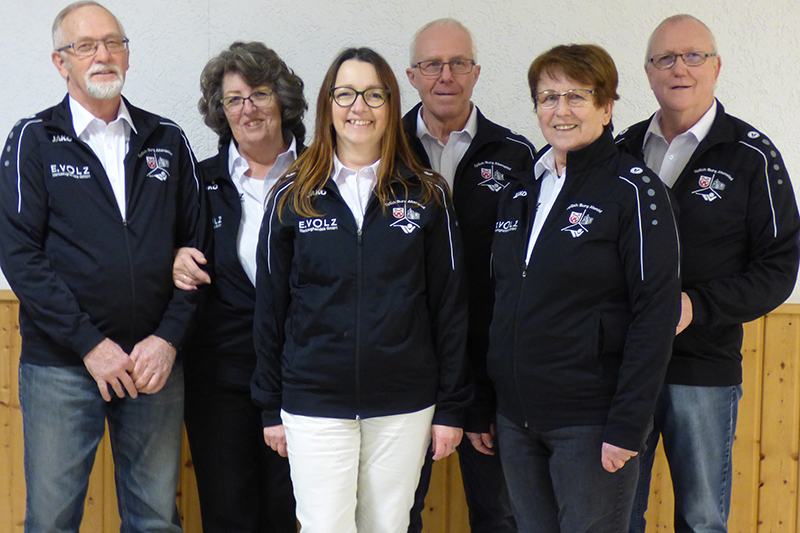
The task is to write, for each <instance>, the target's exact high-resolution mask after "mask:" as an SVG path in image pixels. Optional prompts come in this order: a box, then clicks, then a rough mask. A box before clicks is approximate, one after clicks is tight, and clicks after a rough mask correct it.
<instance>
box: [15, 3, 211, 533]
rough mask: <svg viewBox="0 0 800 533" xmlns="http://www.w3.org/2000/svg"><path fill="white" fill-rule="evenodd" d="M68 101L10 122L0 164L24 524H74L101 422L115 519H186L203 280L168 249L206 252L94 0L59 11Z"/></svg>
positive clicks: (57, 41)
mask: <svg viewBox="0 0 800 533" xmlns="http://www.w3.org/2000/svg"><path fill="white" fill-rule="evenodd" d="M53 45H54V51H53V52H52V61H53V63H54V64H55V66H56V68H57V69H58V72H59V74H60V75H61V76H62V77H63V78H64V79H65V80H66V82H67V92H68V95H67V96H66V97H65V98H64V100H63V101H62V102H61V103H60V104H58V105H56V106H55V107H52V108H50V109H47V110H45V111H42V112H41V113H39V114H37V115H36V116H34V117H31V118H26V119H23V120H20V121H19V122H17V124H16V125H15V126H14V128H13V130H12V131H11V133H10V134H9V136H8V141H7V142H6V148H5V150H3V156H2V164H0V198H1V199H2V200H0V264H1V265H2V268H3V272H4V273H5V275H6V277H7V278H8V282H9V285H11V288H12V289H13V290H14V293H15V294H16V295H17V297H18V298H19V301H20V317H19V321H20V331H21V334H22V338H23V341H22V349H21V357H20V366H19V396H20V405H21V408H22V420H23V438H24V445H25V483H26V488H27V505H26V514H25V531H27V532H38V531H71V532H75V533H77V532H78V530H79V527H80V523H81V518H82V515H83V507H84V500H85V499H86V492H87V487H88V483H89V474H90V472H91V470H92V465H93V464H94V460H95V453H96V450H97V446H98V443H99V442H100V439H101V438H102V437H103V433H104V431H105V425H106V422H108V428H109V433H110V437H111V448H112V452H113V454H114V463H115V477H116V483H117V499H118V501H119V511H120V518H121V521H122V529H123V530H124V531H156V530H157V531H163V532H167V531H181V524H180V521H179V518H178V513H177V509H176V506H175V495H176V489H177V483H178V473H179V463H180V451H181V432H182V418H183V394H184V384H183V369H182V362H181V358H180V356H178V354H177V349H178V347H180V345H181V343H182V342H183V340H184V336H185V335H186V332H187V329H188V326H189V323H190V320H191V318H192V315H193V313H194V310H195V308H196V306H197V303H198V297H199V291H195V292H184V291H176V290H175V289H174V288H173V286H172V261H173V254H174V250H175V249H176V248H178V247H180V246H193V247H197V248H200V249H205V247H204V246H203V242H201V241H202V233H203V232H202V231H200V229H199V228H201V227H202V226H201V225H200V224H199V219H200V212H201V210H200V194H201V191H200V188H199V181H198V179H197V175H196V173H195V160H194V155H193V154H192V151H191V148H190V147H189V143H188V140H187V138H186V135H185V134H184V133H183V131H182V130H181V129H180V128H179V127H178V126H177V125H176V124H175V123H174V122H171V121H170V120H168V119H165V118H162V117H159V116H156V115H153V114H151V113H148V112H146V111H143V110H141V109H138V108H136V107H134V106H132V105H130V103H128V102H127V100H125V99H124V98H122V96H121V94H120V92H121V91H122V86H123V83H124V81H125V73H126V72H127V70H128V57H129V50H128V39H127V37H126V36H125V31H124V29H123V28H122V25H121V24H120V23H119V21H118V20H117V18H116V17H115V16H114V15H113V14H111V13H110V12H109V11H108V10H107V9H105V8H104V7H103V6H101V5H100V4H98V3H96V2H77V3H74V4H71V5H69V6H67V7H66V8H65V9H63V10H62V11H61V12H60V13H59V14H58V16H57V17H56V19H55V22H54V24H53Z"/></svg>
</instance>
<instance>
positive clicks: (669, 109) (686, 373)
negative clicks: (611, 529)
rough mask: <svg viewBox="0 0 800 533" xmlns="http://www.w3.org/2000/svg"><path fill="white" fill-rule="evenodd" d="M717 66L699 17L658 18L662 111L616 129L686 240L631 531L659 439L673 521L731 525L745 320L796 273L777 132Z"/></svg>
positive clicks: (656, 76)
mask: <svg viewBox="0 0 800 533" xmlns="http://www.w3.org/2000/svg"><path fill="white" fill-rule="evenodd" d="M721 64H722V62H721V59H720V56H719V54H718V51H717V47H716V42H715V40H714V37H713V35H712V34H711V31H710V30H709V29H708V27H706V26H705V24H703V23H702V22H700V21H699V20H697V19H696V18H694V17H692V16H689V15H675V16H673V17H669V18H667V19H666V20H664V21H663V22H662V23H661V24H660V25H659V26H658V27H657V28H656V29H655V31H654V32H653V34H652V36H651V37H650V41H649V43H648V47H647V55H646V58H645V71H646V73H647V77H648V79H649V81H650V87H651V89H652V90H653V93H654V95H655V97H656V99H657V100H658V103H659V106H660V109H659V111H657V112H656V114H655V115H653V116H652V117H651V118H650V119H648V120H646V121H644V122H640V123H639V124H636V125H634V126H632V127H631V128H629V129H628V130H626V131H623V132H622V133H621V134H620V135H619V137H618V139H617V143H618V144H619V146H620V148H622V149H623V150H626V151H628V152H630V153H632V154H634V155H636V156H637V157H640V158H642V159H643V160H644V161H645V162H646V163H647V165H648V166H649V167H650V168H652V169H653V170H654V171H656V173H658V175H659V176H660V177H661V179H662V180H663V181H664V182H665V183H666V184H667V185H668V186H669V187H671V189H672V193H673V195H674V198H675V200H676V201H677V204H678V205H677V210H678V212H679V218H678V221H679V229H680V236H681V244H682V261H681V265H682V270H681V277H682V290H683V293H682V302H681V303H682V311H681V318H680V322H679V323H678V326H677V336H676V338H675V342H674V345H673V352H672V359H671V361H670V365H669V368H668V370H667V376H666V380H665V385H664V386H663V388H662V390H661V394H660V395H659V399H658V405H657V407H656V413H655V418H654V429H653V432H652V433H651V435H650V437H649V438H648V441H647V451H646V452H645V453H644V455H643V457H642V459H641V474H640V479H639V488H638V489H637V500H636V502H635V504H634V509H633V515H632V517H631V526H630V531H632V532H641V533H643V532H644V531H645V521H644V512H645V510H646V509H647V497H648V493H649V488H650V472H651V469H652V464H653V457H654V454H655V448H656V445H657V444H658V439H659V437H662V438H663V443H664V448H665V451H666V455H667V460H668V462H669V466H670V472H671V473H672V482H673V486H674V493H675V531H676V532H689V531H698V532H699V531H702V532H709V531H715V532H718V531H727V520H728V511H729V509H730V497H731V482H732V477H733V469H732V463H731V450H732V446H733V440H734V435H735V432H736V419H737V412H738V411H737V410H738V402H739V399H740V398H741V394H742V388H741V383H742V363H741V361H742V354H741V348H742V324H743V323H744V322H748V321H751V320H755V319H756V318H758V317H760V316H762V315H764V314H766V313H768V312H769V311H771V310H773V309H774V308H775V307H777V306H778V305H780V304H781V303H782V302H783V301H784V300H785V299H786V298H787V297H788V296H789V295H790V294H791V292H792V289H793V288H794V285H795V279H796V276H797V265H798V254H799V251H798V230H799V229H800V221H799V220H798V214H797V206H796V204H795V198H794V193H793V191H792V184H791V181H790V179H789V175H788V174H787V172H786V169H785V167H784V164H783V161H782V159H781V156H780V154H779V153H778V150H777V148H775V146H774V145H773V144H772V142H771V141H770V140H769V139H768V138H767V137H766V136H765V135H764V134H763V133H761V132H760V131H758V130H756V129H755V128H753V127H752V126H750V125H749V124H747V123H745V122H743V121H741V120H739V119H737V118H735V117H732V116H730V115H728V114H726V113H725V110H724V108H723V107H722V104H721V103H720V102H719V101H717V100H716V99H715V98H714V85H715V83H716V81H717V78H718V76H719V72H720V67H721Z"/></svg>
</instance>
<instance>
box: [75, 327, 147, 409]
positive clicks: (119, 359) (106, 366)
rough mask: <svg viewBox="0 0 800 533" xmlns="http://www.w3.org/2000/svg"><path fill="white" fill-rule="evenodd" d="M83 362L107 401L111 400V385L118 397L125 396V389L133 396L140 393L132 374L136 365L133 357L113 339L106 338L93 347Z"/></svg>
mask: <svg viewBox="0 0 800 533" xmlns="http://www.w3.org/2000/svg"><path fill="white" fill-rule="evenodd" d="M83 364H84V365H86V369H87V370H88V371H89V374H91V375H92V377H93V378H94V380H95V381H96V382H97V388H98V389H100V395H101V396H102V397H103V399H104V400H105V401H107V402H110V401H111V394H110V393H109V392H108V386H109V385H111V388H112V389H114V392H115V393H116V395H117V397H118V398H124V397H125V391H128V394H129V395H130V397H131V398H136V396H138V395H139V393H138V392H137V390H136V386H135V385H134V383H133V379H131V376H130V373H131V372H132V371H133V367H134V362H133V359H131V358H130V357H129V356H128V354H126V353H125V352H124V351H123V350H122V348H120V346H119V344H117V343H116V342H114V341H112V340H111V339H105V340H103V341H102V342H101V343H100V344H98V345H97V346H95V347H94V348H92V351H91V352H89V353H87V354H86V355H85V356H84V358H83Z"/></svg>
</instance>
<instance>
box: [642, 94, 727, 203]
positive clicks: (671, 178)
mask: <svg viewBox="0 0 800 533" xmlns="http://www.w3.org/2000/svg"><path fill="white" fill-rule="evenodd" d="M716 116H717V101H716V100H714V103H713V104H712V105H711V107H710V108H709V110H708V111H706V113H705V114H704V115H703V116H702V117H700V120H698V121H697V122H696V123H695V125H694V126H692V127H691V128H689V129H688V130H686V131H685V132H683V133H681V134H680V135H678V136H676V137H675V138H674V139H672V142H671V143H668V142H667V140H666V139H665V138H664V133H663V132H662V130H661V110H659V111H658V112H657V113H656V114H655V116H654V117H653V119H652V120H651V121H650V125H649V126H648V128H647V131H646V132H645V134H644V144H642V152H643V153H644V162H645V164H646V165H647V166H648V167H650V168H651V169H652V170H653V172H655V173H656V174H658V176H659V177H660V178H661V181H663V182H664V183H665V184H666V185H667V187H672V186H673V185H675V182H676V181H677V180H678V176H680V175H681V172H683V168H684V167H685V166H686V163H688V162H689V159H690V158H691V157H692V154H693V153H694V151H695V150H696V149H697V146H698V145H699V144H700V142H701V141H702V140H703V139H705V138H706V135H708V131H709V130H710V129H711V124H713V123H714V117H716Z"/></svg>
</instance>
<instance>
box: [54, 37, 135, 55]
mask: <svg viewBox="0 0 800 533" xmlns="http://www.w3.org/2000/svg"><path fill="white" fill-rule="evenodd" d="M128 42H130V41H129V40H128V39H126V38H120V37H108V38H107V39H82V40H80V41H75V42H74V43H72V44H68V45H67V46H62V47H61V48H56V52H63V51H64V50H67V49H68V48H72V53H74V54H75V55H76V56H78V57H91V56H93V55H95V54H96V53H97V47H98V46H100V43H103V46H105V47H106V50H108V53H109V54H119V53H120V52H124V51H125V50H127V49H128Z"/></svg>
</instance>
